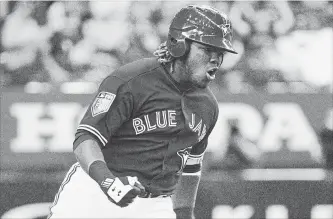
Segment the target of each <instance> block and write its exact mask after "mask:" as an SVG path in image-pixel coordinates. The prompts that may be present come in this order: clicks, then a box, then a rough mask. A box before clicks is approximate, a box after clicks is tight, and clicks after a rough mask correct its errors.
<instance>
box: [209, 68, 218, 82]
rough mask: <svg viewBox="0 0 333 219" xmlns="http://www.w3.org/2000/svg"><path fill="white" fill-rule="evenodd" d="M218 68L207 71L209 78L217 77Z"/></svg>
mask: <svg viewBox="0 0 333 219" xmlns="http://www.w3.org/2000/svg"><path fill="white" fill-rule="evenodd" d="M217 69H218V68H212V69H209V70H208V71H207V74H206V75H207V77H208V79H209V80H213V79H215V74H216V72H217Z"/></svg>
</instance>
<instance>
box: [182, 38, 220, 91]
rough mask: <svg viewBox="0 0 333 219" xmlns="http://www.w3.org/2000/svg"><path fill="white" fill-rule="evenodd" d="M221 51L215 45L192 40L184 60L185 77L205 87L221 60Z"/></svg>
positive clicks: (195, 84)
mask: <svg viewBox="0 0 333 219" xmlns="http://www.w3.org/2000/svg"><path fill="white" fill-rule="evenodd" d="M223 55H224V54H223V52H222V51H221V50H218V49H217V48H215V47H212V46H207V45H203V44H200V43H196V42H192V43H191V49H190V52H189V54H188V56H187V59H186V60H185V66H186V67H185V69H186V77H187V80H188V82H190V83H191V84H192V85H194V86H196V87H199V88H205V87H207V86H208V84H209V82H211V81H212V80H214V79H215V74H216V73H217V70H218V69H219V67H220V66H221V64H222V62H223Z"/></svg>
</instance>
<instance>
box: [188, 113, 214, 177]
mask: <svg viewBox="0 0 333 219" xmlns="http://www.w3.org/2000/svg"><path fill="white" fill-rule="evenodd" d="M217 117H218V109H217V111H216V112H215V116H214V123H213V125H212V127H211V128H210V129H209V131H208V133H207V135H206V136H205V137H204V138H203V139H202V140H201V141H200V142H199V143H197V144H195V145H194V146H193V147H192V149H191V152H190V154H189V156H188V159H187V161H186V165H185V167H184V170H183V175H197V174H199V173H200V171H201V168H202V160H203V157H204V154H205V151H206V149H207V146H208V137H209V135H210V133H211V132H212V131H213V128H214V127H215V124H216V121H217Z"/></svg>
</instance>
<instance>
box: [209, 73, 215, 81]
mask: <svg viewBox="0 0 333 219" xmlns="http://www.w3.org/2000/svg"><path fill="white" fill-rule="evenodd" d="M207 78H208V79H209V80H214V79H215V74H209V73H208V72H207Z"/></svg>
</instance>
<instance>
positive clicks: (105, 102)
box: [91, 91, 116, 117]
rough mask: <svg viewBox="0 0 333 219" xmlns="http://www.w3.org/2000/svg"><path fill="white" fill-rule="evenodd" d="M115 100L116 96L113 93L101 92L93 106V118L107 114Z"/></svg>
mask: <svg viewBox="0 0 333 219" xmlns="http://www.w3.org/2000/svg"><path fill="white" fill-rule="evenodd" d="M115 98H116V95H115V94H113V93H109V92H105V91H102V92H99V94H98V95H97V97H96V99H95V100H94V102H93V104H92V106H91V114H92V116H93V117H94V116H97V115H99V114H101V113H106V112H107V111H108V110H109V109H110V106H111V104H112V103H113V100H114V99H115Z"/></svg>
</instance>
